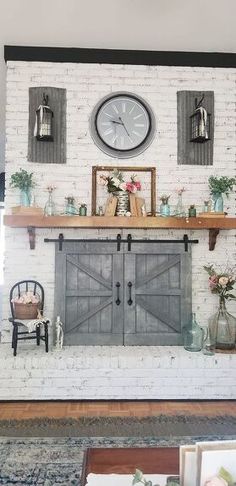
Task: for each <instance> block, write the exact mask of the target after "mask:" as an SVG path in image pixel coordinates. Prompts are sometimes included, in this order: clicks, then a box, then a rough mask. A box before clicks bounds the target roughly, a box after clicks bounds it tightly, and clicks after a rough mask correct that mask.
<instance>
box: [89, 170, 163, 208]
mask: <svg viewBox="0 0 236 486" xmlns="http://www.w3.org/2000/svg"><path fill="white" fill-rule="evenodd" d="M115 169H117V170H119V171H121V172H133V173H140V172H148V173H150V177H151V182H150V186H151V188H150V189H151V190H150V208H151V211H150V215H151V216H155V215H156V168H155V167H126V166H119V167H118V166H111V165H107V166H104V165H102V166H101V165H96V166H93V167H92V201H91V214H92V216H95V215H96V212H97V174H98V172H112V171H113V170H115Z"/></svg>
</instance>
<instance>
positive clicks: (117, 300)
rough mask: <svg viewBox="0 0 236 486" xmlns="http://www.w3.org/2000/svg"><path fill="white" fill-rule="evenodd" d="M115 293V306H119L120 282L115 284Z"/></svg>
mask: <svg viewBox="0 0 236 486" xmlns="http://www.w3.org/2000/svg"><path fill="white" fill-rule="evenodd" d="M116 291H117V294H116V295H117V298H116V305H120V282H116Z"/></svg>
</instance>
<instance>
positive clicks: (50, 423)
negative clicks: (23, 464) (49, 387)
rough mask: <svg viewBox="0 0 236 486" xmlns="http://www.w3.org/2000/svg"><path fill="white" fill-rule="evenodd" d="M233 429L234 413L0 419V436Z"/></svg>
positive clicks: (185, 432) (187, 432) (132, 434)
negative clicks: (225, 414)
mask: <svg viewBox="0 0 236 486" xmlns="http://www.w3.org/2000/svg"><path fill="white" fill-rule="evenodd" d="M234 432H235V433H236V417H233V416H232V417H231V416H224V417H222V416H217V417H206V416H204V417H202V416H195V415H190V416H188V417H186V416H185V415H176V416H173V417H172V416H168V415H158V416H154V417H143V418H136V417H82V418H79V419H73V418H66V419H47V418H37V419H31V420H2V421H0V436H7V437H10V436H13V437H124V436H125V437H169V436H176V437H179V436H182V435H184V436H186V435H187V436H188V435H189V436H191V435H212V434H214V435H227V434H231V433H234Z"/></svg>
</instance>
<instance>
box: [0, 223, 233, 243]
mask: <svg viewBox="0 0 236 486" xmlns="http://www.w3.org/2000/svg"><path fill="white" fill-rule="evenodd" d="M4 224H5V225H6V226H10V227H12V228H28V232H29V236H30V242H31V248H33V247H34V246H32V245H34V233H35V228H96V229H97V228H119V229H122V228H129V229H130V228H136V229H137V228H140V229H158V228H167V229H185V230H188V229H191V230H192V229H195V230H196V229H198V230H199V229H209V230H210V231H209V248H210V249H212V250H213V249H214V246H215V242H216V237H217V235H218V233H219V230H220V229H225V230H226V229H228V230H229V229H236V218H232V217H225V218H217V217H215V218H214V217H212V218H200V217H197V218H187V217H185V218H176V217H168V218H163V217H160V216H159V217H158V216H157V217H152V216H150V217H146V218H144V217H124V216H123V217H120V216H114V217H111V216H110V217H106V216H41V215H40V216H39V215H6V216H5V217H4Z"/></svg>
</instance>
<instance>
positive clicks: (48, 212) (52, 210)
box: [44, 192, 56, 216]
mask: <svg viewBox="0 0 236 486" xmlns="http://www.w3.org/2000/svg"><path fill="white" fill-rule="evenodd" d="M55 214H56V206H55V204H54V202H53V199H52V192H49V194H48V200H47V202H46V204H45V207H44V215H45V216H54V215H55Z"/></svg>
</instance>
